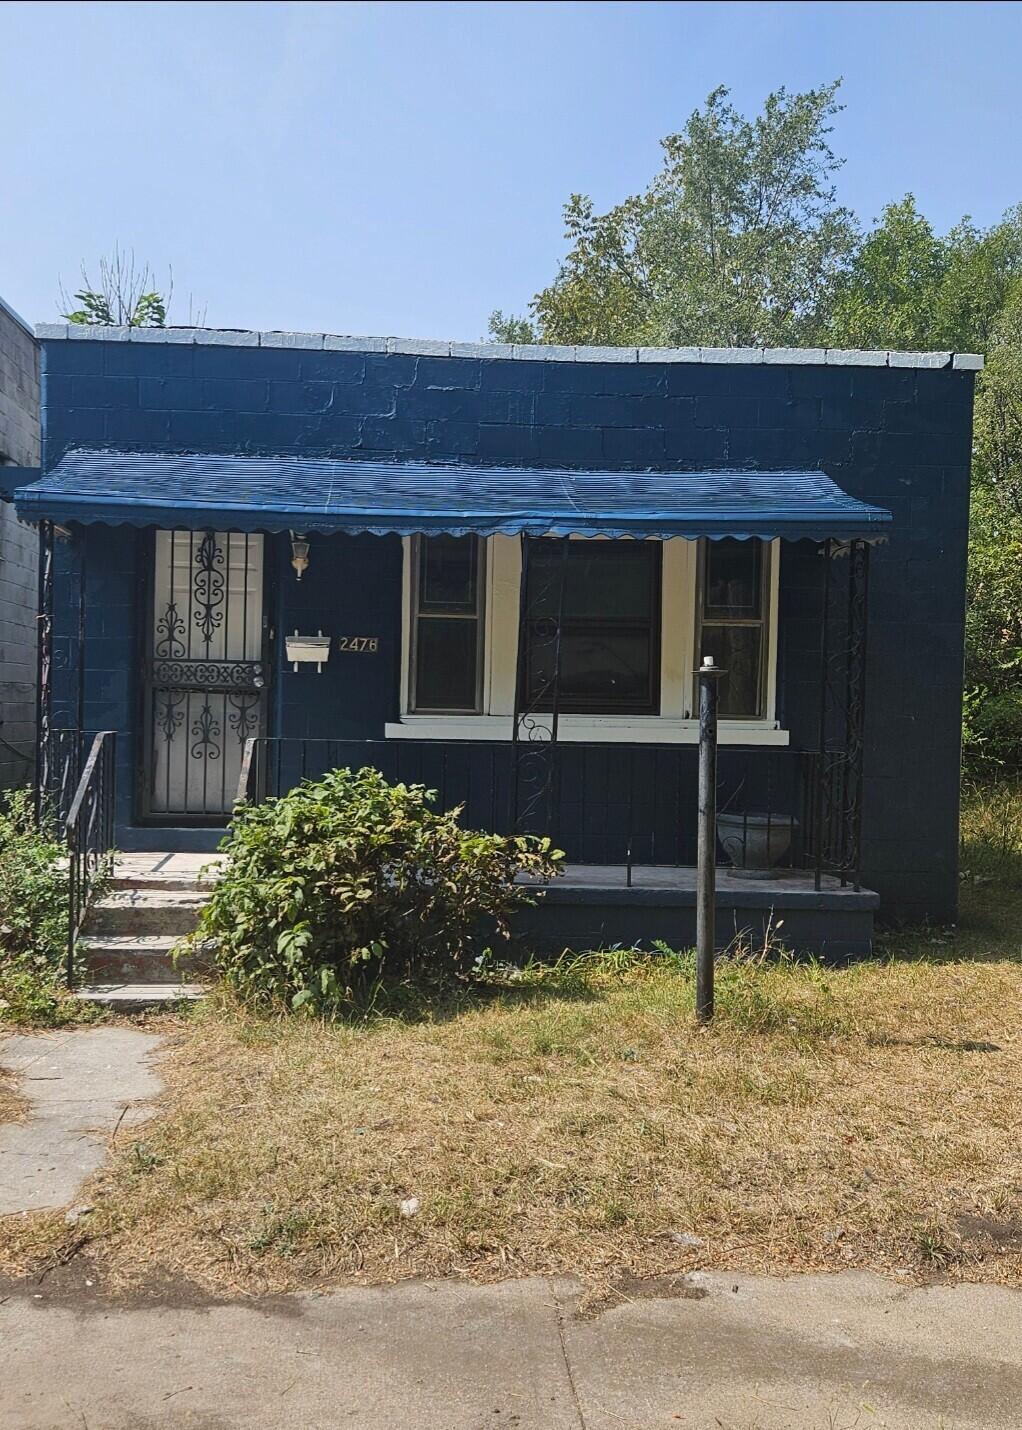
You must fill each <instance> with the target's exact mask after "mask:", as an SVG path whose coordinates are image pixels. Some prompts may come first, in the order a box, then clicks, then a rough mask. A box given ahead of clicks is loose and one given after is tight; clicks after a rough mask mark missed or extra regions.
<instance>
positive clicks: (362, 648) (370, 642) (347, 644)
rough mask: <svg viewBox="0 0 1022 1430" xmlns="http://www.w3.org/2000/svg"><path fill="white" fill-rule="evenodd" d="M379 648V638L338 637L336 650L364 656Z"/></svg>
mask: <svg viewBox="0 0 1022 1430" xmlns="http://www.w3.org/2000/svg"><path fill="white" fill-rule="evenodd" d="M379 648H380V638H379V636H338V637H337V649H338V650H350V651H355V652H356V654H358V655H365V654H367V653H370V652H372V651H377V650H379Z"/></svg>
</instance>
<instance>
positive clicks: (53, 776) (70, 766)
mask: <svg viewBox="0 0 1022 1430" xmlns="http://www.w3.org/2000/svg"><path fill="white" fill-rule="evenodd" d="M91 741H92V736H91V735H89V734H86V732H85V731H83V730H50V731H49V732H48V733H47V735H46V737H45V738H44V739H42V740H41V741H40V742H39V752H38V757H37V773H36V786H35V798H36V822H37V823H38V825H39V827H40V828H41V829H45V830H46V831H47V832H48V833H50V834H52V835H53V836H54V837H55V838H57V839H63V838H64V831H65V828H66V827H67V816H68V811H69V810H70V808H71V802H72V800H73V799H74V797H75V792H76V790H77V789H78V782H79V780H80V779H81V776H82V766H83V765H84V763H85V758H86V755H87V753H88V750H89V746H90V744H91Z"/></svg>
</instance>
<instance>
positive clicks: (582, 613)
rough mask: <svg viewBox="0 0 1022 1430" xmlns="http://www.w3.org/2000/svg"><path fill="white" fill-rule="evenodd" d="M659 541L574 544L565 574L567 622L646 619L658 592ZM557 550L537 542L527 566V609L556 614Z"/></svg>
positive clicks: (580, 542)
mask: <svg viewBox="0 0 1022 1430" xmlns="http://www.w3.org/2000/svg"><path fill="white" fill-rule="evenodd" d="M660 556H661V544H660V542H658V541H648V542H633V541H621V542H612V541H595V540H585V541H573V542H572V543H571V545H570V546H569V547H568V557H567V567H566V569H565V573H564V615H565V618H566V619H568V620H570V619H572V618H576V619H583V620H589V619H598V620H609V621H613V620H628V621H636V620H639V621H646V620H648V619H649V618H650V610H651V607H652V603H653V600H654V595H655V593H656V591H657V589H658V584H659V571H660ZM561 560H562V556H561V547H560V543H559V542H553V541H551V542H542V543H540V544H539V545H538V546H537V547H535V548H534V549H533V553H532V556H531V558H530V563H529V609H530V611H531V612H532V614H533V615H551V616H552V615H555V614H556V612H557V603H558V599H559V595H560V570H561Z"/></svg>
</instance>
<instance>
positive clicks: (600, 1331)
mask: <svg viewBox="0 0 1022 1430" xmlns="http://www.w3.org/2000/svg"><path fill="white" fill-rule="evenodd" d="M673 1290H674V1293H675V1294H674V1295H673V1296H672V1297H670V1298H666V1299H651V1298H650V1297H649V1296H648V1295H642V1296H641V1297H640V1299H636V1300H633V1301H631V1302H629V1303H627V1304H625V1305H621V1306H618V1307H617V1308H616V1309H614V1310H610V1311H607V1312H605V1313H604V1314H603V1315H602V1316H599V1317H597V1318H596V1319H591V1320H579V1319H578V1318H577V1317H576V1314H575V1305H576V1299H577V1288H576V1287H575V1286H574V1285H573V1284H572V1283H570V1282H566V1281H557V1282H551V1281H545V1280H531V1281H518V1282H505V1283H503V1284H502V1285H499V1286H492V1287H470V1286H465V1285H459V1284H454V1283H419V1284H415V1285H406V1286H402V1287H398V1288H394V1289H390V1290H355V1289H346V1290H342V1291H337V1292H333V1293H330V1294H328V1295H302V1296H294V1297H281V1298H275V1299H273V1300H269V1301H265V1302H259V1301H247V1302H233V1303H226V1302H223V1303H216V1302H213V1303H210V1302H206V1303H202V1302H199V1301H192V1302H191V1303H186V1302H184V1301H182V1300H181V1299H180V1298H177V1300H176V1301H175V1303H174V1304H170V1302H169V1301H166V1300H165V1301H164V1303H162V1304H161V1303H160V1302H159V1301H158V1300H156V1301H153V1302H151V1303H149V1304H144V1305H138V1306H135V1307H130V1306H127V1307H126V1306H116V1305H113V1304H111V1303H109V1302H105V1301H103V1300H101V1299H100V1298H99V1297H98V1296H96V1295H95V1293H94V1292H90V1291H89V1290H88V1288H87V1283H80V1284H79V1285H78V1287H77V1289H75V1290H73V1291H61V1290H57V1289H56V1288H55V1287H50V1284H49V1283H48V1282H47V1281H44V1282H42V1283H41V1284H40V1285H29V1286H27V1287H26V1286H16V1287H15V1286H11V1285H8V1286H7V1287H6V1288H4V1287H2V1286H0V1347H2V1351H0V1358H2V1366H3V1373H2V1376H0V1424H2V1425H3V1426H4V1427H5V1430H64V1428H65V1427H67V1430H72V1427H74V1430H83V1427H86V1430H129V1427H131V1430H142V1427H145V1430H171V1427H173V1430H180V1428H181V1427H198V1430H234V1427H239V1430H240V1427H245V1430H284V1427H287V1428H288V1430H289V1428H290V1427H293V1430H328V1427H330V1430H332V1427H335V1426H347V1425H350V1426H353V1427H358V1430H413V1427H414V1430H498V1427H500V1430H656V1427H664V1430H676V1428H677V1427H679V1426H686V1427H690V1430H692V1427H699V1430H702V1427H707V1430H710V1427H713V1430H720V1427H723V1430H817V1427H819V1430H865V1427H886V1430H931V1427H932V1430H1000V1427H1004V1430H1008V1427H1017V1426H1019V1424H1020V1423H1022V1364H1020V1361H1022V1355H1020V1351H1022V1294H1020V1293H1017V1292H1014V1291H1009V1290H1006V1289H1002V1288H996V1287H981V1286H961V1287H933V1288H927V1289H906V1288H902V1287H898V1286H896V1285H893V1284H891V1283H890V1282H886V1281H882V1280H880V1279H879V1278H877V1277H873V1276H869V1275H862V1274H858V1273H849V1274H846V1275H842V1276H837V1277H824V1276H815V1277H801V1278H793V1279H792V1280H789V1281H780V1280H771V1279H765V1278H764V1279H756V1278H752V1277H745V1276H721V1275H712V1276H693V1277H689V1278H688V1279H687V1280H684V1281H681V1282H679V1283H678V1284H677V1285H676V1286H675V1287H674V1288H673Z"/></svg>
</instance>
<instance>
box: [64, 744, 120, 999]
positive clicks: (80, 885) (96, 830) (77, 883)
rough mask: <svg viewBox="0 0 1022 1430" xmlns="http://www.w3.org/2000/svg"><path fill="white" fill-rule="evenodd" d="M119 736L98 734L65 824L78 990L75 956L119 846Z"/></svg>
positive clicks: (70, 947)
mask: <svg viewBox="0 0 1022 1430" xmlns="http://www.w3.org/2000/svg"><path fill="white" fill-rule="evenodd" d="M116 742H117V736H116V734H115V733H114V731H113V730H102V731H100V733H99V734H98V735H95V736H93V739H92V746H91V748H90V750H89V753H88V756H87V757H86V760H85V764H84V767H83V768H82V772H81V777H80V778H79V780H78V787H77V789H76V790H75V792H74V797H73V798H72V800H71V804H70V807H69V809H68V811H67V817H66V820H65V824H64V834H65V838H66V840H67V853H68V920H67V982H68V987H69V988H71V987H73V986H74V980H75V953H76V950H77V944H78V938H79V935H80V934H81V931H82V925H83V923H84V921H85V915H86V912H87V910H88V907H89V901H90V899H91V898H92V896H93V894H94V892H95V889H96V885H97V882H98V881H99V879H100V877H101V876H102V873H103V870H104V869H105V867H106V865H107V863H108V862H109V859H110V855H111V854H112V852H113V847H114V794H115V779H116V773H115V771H116V749H117V744H116Z"/></svg>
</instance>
